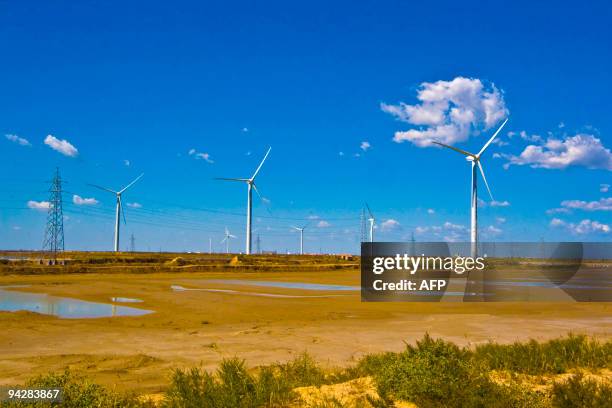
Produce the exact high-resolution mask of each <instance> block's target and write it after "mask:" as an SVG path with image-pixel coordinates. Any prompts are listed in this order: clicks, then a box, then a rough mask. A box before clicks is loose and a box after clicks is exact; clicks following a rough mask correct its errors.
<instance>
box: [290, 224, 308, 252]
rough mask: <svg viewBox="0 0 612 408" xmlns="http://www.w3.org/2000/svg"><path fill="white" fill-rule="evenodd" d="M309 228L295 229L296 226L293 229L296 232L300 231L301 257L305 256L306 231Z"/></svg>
mask: <svg viewBox="0 0 612 408" xmlns="http://www.w3.org/2000/svg"><path fill="white" fill-rule="evenodd" d="M307 226H308V224H306V225H304V226H303V227H302V228H299V227H294V226H292V227H291V228H293V229H294V230H296V231H300V255H304V230H305V229H306V227H307Z"/></svg>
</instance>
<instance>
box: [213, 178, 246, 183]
mask: <svg viewBox="0 0 612 408" xmlns="http://www.w3.org/2000/svg"><path fill="white" fill-rule="evenodd" d="M213 180H224V181H242V182H247V181H249V179H245V178H227V177H215V178H214V179H213Z"/></svg>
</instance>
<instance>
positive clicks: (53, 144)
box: [45, 135, 79, 157]
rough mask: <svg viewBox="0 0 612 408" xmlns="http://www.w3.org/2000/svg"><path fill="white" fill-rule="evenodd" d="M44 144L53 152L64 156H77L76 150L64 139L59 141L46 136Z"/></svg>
mask: <svg viewBox="0 0 612 408" xmlns="http://www.w3.org/2000/svg"><path fill="white" fill-rule="evenodd" d="M45 144H46V145H47V146H49V147H50V148H52V149H53V150H55V151H57V152H60V153H61V154H63V155H64V156H68V157H77V156H78V155H79V151H78V150H77V148H76V147H74V146H73V145H72V144H70V142H69V141H67V140H66V139H63V140H59V139H58V138H56V137H55V136H53V135H47V137H46V138H45Z"/></svg>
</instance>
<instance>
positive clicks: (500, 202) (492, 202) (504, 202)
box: [489, 200, 510, 207]
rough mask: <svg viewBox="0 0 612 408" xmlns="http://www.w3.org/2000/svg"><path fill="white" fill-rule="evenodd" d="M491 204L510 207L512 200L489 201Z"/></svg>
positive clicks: (492, 205)
mask: <svg viewBox="0 0 612 408" xmlns="http://www.w3.org/2000/svg"><path fill="white" fill-rule="evenodd" d="M489 204H490V205H491V207H510V202H509V201H505V200H504V201H495V200H493V201H491V202H490V203H489Z"/></svg>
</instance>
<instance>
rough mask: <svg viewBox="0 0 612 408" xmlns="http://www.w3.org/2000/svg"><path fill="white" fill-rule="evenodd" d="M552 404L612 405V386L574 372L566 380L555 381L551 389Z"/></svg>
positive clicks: (564, 406)
mask: <svg viewBox="0 0 612 408" xmlns="http://www.w3.org/2000/svg"><path fill="white" fill-rule="evenodd" d="M552 396H553V406H555V407H559V408H570V407H589V408H609V407H612V387H610V386H609V385H607V384H600V383H597V382H596V381H594V380H589V379H585V378H584V377H583V375H582V374H575V375H573V376H571V377H570V378H569V379H568V380H567V381H565V382H560V383H556V384H555V385H554V386H553V390H552Z"/></svg>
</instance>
